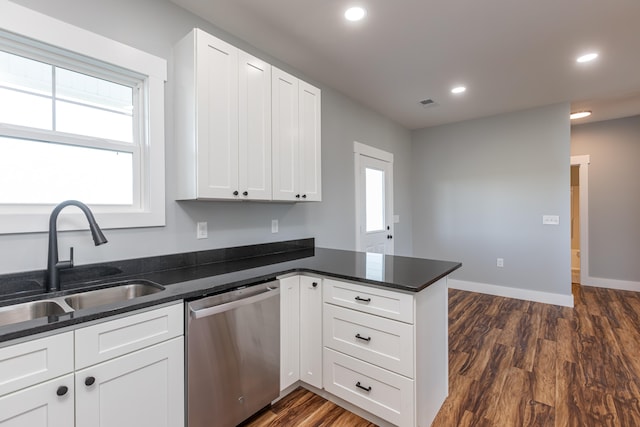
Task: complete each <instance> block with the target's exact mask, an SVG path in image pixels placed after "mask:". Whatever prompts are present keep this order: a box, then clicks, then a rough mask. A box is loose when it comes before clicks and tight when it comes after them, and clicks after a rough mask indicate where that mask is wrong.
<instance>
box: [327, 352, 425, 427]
mask: <svg viewBox="0 0 640 427" xmlns="http://www.w3.org/2000/svg"><path fill="white" fill-rule="evenodd" d="M323 373H324V378H323V379H324V387H325V389H326V390H327V391H328V392H329V393H332V394H334V395H336V396H338V397H340V398H342V399H344V400H346V401H348V402H350V403H352V404H354V405H356V406H359V407H360V408H362V409H364V410H366V411H369V412H371V413H372V414H374V415H377V416H378V417H380V418H383V419H385V420H387V421H389V422H390V423H393V424H396V425H398V426H411V425H413V380H410V379H408V378H406V377H403V376H401V375H398V374H394V373H393V372H389V371H387V370H385V369H382V368H379V367H377V366H373V365H371V364H369V363H366V362H363V361H361V360H358V359H355V358H353V357H350V356H347V355H344V354H342V353H339V352H337V351H334V350H331V349H329V348H326V347H325V349H324V369H323Z"/></svg>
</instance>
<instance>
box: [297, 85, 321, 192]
mask: <svg viewBox="0 0 640 427" xmlns="http://www.w3.org/2000/svg"><path fill="white" fill-rule="evenodd" d="M298 97H299V102H298V108H299V110H300V118H299V121H298V123H299V126H300V129H299V132H300V193H301V195H300V196H301V197H302V198H303V199H304V200H307V201H311V202H319V201H321V200H322V185H321V178H322V171H321V170H320V166H321V148H322V147H321V143H320V141H321V138H320V137H321V130H320V123H321V120H320V106H321V96H320V89H318V88H317V87H314V86H311V85H310V84H308V83H306V82H303V81H300V87H299V90H298Z"/></svg>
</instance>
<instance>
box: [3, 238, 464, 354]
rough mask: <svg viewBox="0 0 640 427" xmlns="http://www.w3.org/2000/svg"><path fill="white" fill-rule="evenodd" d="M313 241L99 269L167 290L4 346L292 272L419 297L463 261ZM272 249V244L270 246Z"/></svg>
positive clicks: (14, 332) (83, 314)
mask: <svg viewBox="0 0 640 427" xmlns="http://www.w3.org/2000/svg"><path fill="white" fill-rule="evenodd" d="M308 241H311V242H313V239H307V241H304V242H305V244H304V245H298V246H293V247H291V246H289V247H287V249H286V250H281V251H276V252H275V253H266V254H264V251H255V252H256V253H254V254H251V253H247V252H246V251H245V252H243V253H244V254H245V255H248V256H246V257H241V258H238V259H230V260H225V258H226V259H229V257H228V255H229V253H230V251H231V252H232V251H233V250H235V249H237V248H230V249H228V250H225V251H226V252H225V253H224V254H223V255H222V256H219V255H220V254H219V253H218V252H220V250H216V251H210V252H207V253H206V254H205V253H197V255H199V256H198V257H195V258H194V259H191V258H189V255H190V254H180V255H171V256H169V257H171V258H170V259H169V258H168V257H155V258H153V262H150V261H148V260H151V258H149V259H145V260H142V261H139V262H138V264H141V263H142V264H144V263H145V262H146V263H147V264H149V263H151V264H153V265H151V266H149V265H147V266H146V267H147V268H142V269H139V271H138V272H135V273H133V274H132V272H133V271H134V270H132V269H131V268H130V262H129V261H122V262H120V263H118V262H114V263H110V264H109V265H108V266H105V265H100V266H96V267H94V268H97V269H109V268H110V269H113V271H112V272H111V273H115V274H111V275H109V277H108V278H106V279H103V280H99V281H92V282H90V284H91V286H92V287H100V286H107V285H108V283H109V282H114V281H120V280H130V279H145V280H151V281H153V282H156V283H158V284H160V285H162V286H165V288H166V289H165V290H164V291H161V292H158V293H155V294H152V295H146V296H142V297H138V298H135V299H133V300H129V301H126V302H121V303H116V304H110V305H104V306H100V307H95V308H88V309H82V310H77V311H74V312H72V313H68V314H65V315H61V316H57V317H50V318H40V319H34V320H30V321H27V322H21V323H16V324H11V325H6V326H1V327H0V342H3V341H8V340H12V339H16V338H20V337H24V336H28V335H32V334H37V333H41V332H46V331H50V330H54V329H59V328H63V327H67V326H72V325H76V324H79V323H84V322H88V321H92V320H96V319H101V318H105V317H108V316H112V315H116V314H121V313H126V312H129V311H133V310H137V309H141V308H146V307H150V306H154V305H159V304H163V303H167V302H171V301H177V300H190V299H195V298H200V297H203V296H206V295H212V294H216V293H221V292H225V291H228V290H231V289H235V288H238V287H242V286H250V285H255V284H259V283H264V282H268V281H271V280H274V279H276V277H278V276H282V275H285V274H289V273H315V274H318V275H322V276H326V277H334V278H337V279H345V280H350V281H355V282H359V283H362V284H367V285H374V286H379V287H386V288H392V289H395V290H399V291H403V292H420V291H421V290H423V289H425V288H427V287H428V286H429V285H431V284H432V283H435V282H436V281H438V280H439V279H441V278H443V277H445V276H447V275H448V274H450V273H451V272H453V271H454V270H456V269H458V268H460V267H461V264H460V263H458V262H450V261H437V260H429V259H421V258H410V257H403V256H388V255H387V256H384V255H380V254H367V253H363V252H353V251H344V250H336V249H325V248H314V247H308V246H307V247H305V246H306V243H308ZM296 242H300V241H296ZM255 246H260V247H261V248H262V249H263V250H264V248H263V246H266V245H255ZM271 246H273V245H272V244H271V245H270V247H271ZM243 248H249V247H243ZM251 248H253V246H252V247H251ZM212 252H215V254H214V255H216V256H218V258H219V259H208V261H211V262H200V263H199V262H198V259H199V260H201V261H202V259H203V256H204V255H206V256H207V257H210V256H211V253H212ZM192 254H195V253H192ZM203 254H204V255H203ZM176 257H177V258H176ZM185 259H186V260H187V261H185ZM176 260H177V261H176ZM149 270H154V271H149ZM117 272H120V273H117ZM34 277H35V276H34ZM10 282H11V281H10V280H7V279H5V281H4V287H3V289H5V291H4V292H5V294H6V292H7V289H10V291H16V289H14V288H12V285H11V283H10ZM14 282H15V280H14ZM23 282H24V283H29V285H30V286H32V287H33V286H36V285H37V284H38V281H37V280H36V279H33V280H23ZM7 283H9V285H8V286H7V285H6V284H7ZM34 283H35V285H34ZM2 284H3V278H2V277H0V285H2ZM84 285H86V283H84ZM36 287H37V286H36ZM65 288H66V290H64V291H62V292H57V293H51V294H42V291H38V292H37V294H36V295H33V292H35V291H30V292H31V294H29V292H26V293H25V292H23V293H20V292H16V293H15V296H16V298H12V299H9V300H5V301H3V302H1V303H0V305H8V304H14V303H16V302H22V301H29V300H34V299H47V298H55V297H60V296H64V295H66V294H70V293H74V292H77V291H78V290H79V288H78V287H77V286H72V285H69V286H67V287H65ZM25 295H26V296H25ZM0 309H1V307H0Z"/></svg>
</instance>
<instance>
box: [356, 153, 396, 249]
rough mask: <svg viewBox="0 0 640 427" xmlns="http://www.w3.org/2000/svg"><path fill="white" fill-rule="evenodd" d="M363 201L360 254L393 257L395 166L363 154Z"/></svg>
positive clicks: (361, 179) (361, 183)
mask: <svg viewBox="0 0 640 427" xmlns="http://www.w3.org/2000/svg"><path fill="white" fill-rule="evenodd" d="M359 163H360V165H359V175H360V176H359V183H360V188H359V189H358V197H359V198H360V200H359V202H360V206H361V209H359V211H360V215H361V218H360V221H359V223H360V231H359V232H360V239H359V240H360V248H358V249H359V250H361V251H365V252H375V253H381V254H389V255H392V254H393V187H392V182H393V180H392V176H393V165H392V163H390V162H386V161H383V160H380V159H376V158H373V157H368V156H364V155H361V156H360V162H359Z"/></svg>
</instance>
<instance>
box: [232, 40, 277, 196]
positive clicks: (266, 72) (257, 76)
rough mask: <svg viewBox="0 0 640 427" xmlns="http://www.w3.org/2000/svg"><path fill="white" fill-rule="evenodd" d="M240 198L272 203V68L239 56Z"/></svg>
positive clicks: (243, 54) (249, 56) (243, 53)
mask: <svg viewBox="0 0 640 427" xmlns="http://www.w3.org/2000/svg"><path fill="white" fill-rule="evenodd" d="M239 60H240V67H239V73H240V77H239V79H240V83H239V84H240V98H239V108H240V112H239V120H240V129H239V174H240V175H239V191H240V197H241V198H245V199H251V200H271V65H269V64H267V63H266V62H264V61H261V60H260V59H258V58H255V57H253V56H251V55H249V54H247V53H245V52H242V51H240V52H239Z"/></svg>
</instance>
